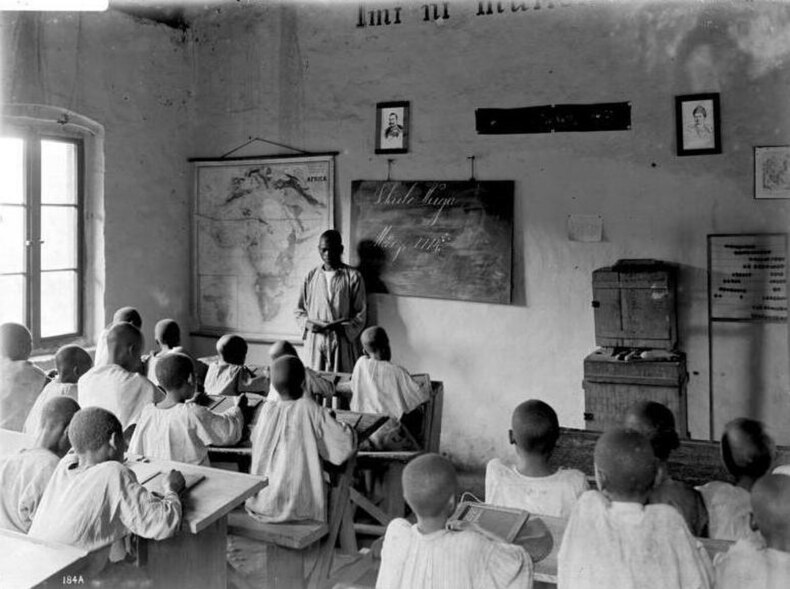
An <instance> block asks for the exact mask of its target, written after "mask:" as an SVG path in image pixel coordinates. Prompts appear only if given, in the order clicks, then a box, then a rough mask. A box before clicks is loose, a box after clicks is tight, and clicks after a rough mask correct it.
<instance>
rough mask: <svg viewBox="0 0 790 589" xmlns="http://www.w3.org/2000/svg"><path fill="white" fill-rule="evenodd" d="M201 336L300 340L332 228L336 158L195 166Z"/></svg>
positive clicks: (196, 272) (196, 274)
mask: <svg viewBox="0 0 790 589" xmlns="http://www.w3.org/2000/svg"><path fill="white" fill-rule="evenodd" d="M194 166H195V187H196V189H195V204H194V229H193V240H194V246H195V247H194V249H193V251H194V252H195V253H194V262H193V265H194V272H193V274H194V277H193V281H194V291H195V293H194V296H195V308H196V312H197V316H198V322H199V325H200V330H202V331H208V332H219V333H225V332H228V331H233V332H237V333H241V334H246V335H248V336H253V337H254V336H258V337H261V338H264V339H294V340H296V339H301V338H300V336H301V333H300V332H299V329H298V327H297V324H296V319H295V318H294V309H295V308H296V304H297V300H298V297H299V289H300V288H301V285H302V280H303V279H304V276H305V275H306V274H307V272H308V271H309V270H310V269H311V268H312V267H313V266H315V265H316V264H318V263H319V262H320V259H319V257H318V252H317V244H318V237H319V236H320V235H321V233H322V232H323V231H325V230H326V229H328V228H329V227H330V224H331V220H332V202H333V198H334V191H333V187H334V158H333V156H305V157H288V158H282V157H279V158H256V159H245V160H234V161H209V162H196V163H195V164H194Z"/></svg>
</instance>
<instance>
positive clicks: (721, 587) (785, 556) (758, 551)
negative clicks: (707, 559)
mask: <svg viewBox="0 0 790 589" xmlns="http://www.w3.org/2000/svg"><path fill="white" fill-rule="evenodd" d="M713 566H714V568H715V570H716V589H744V588H746V587H755V588H759V589H787V588H788V587H790V553H788V552H782V551H779V550H774V549H772V548H767V547H766V546H765V545H762V544H760V543H758V542H755V541H754V540H752V539H748V540H738V542H736V543H735V544H733V545H732V546H731V547H730V550H729V551H728V552H726V553H725V552H722V553H719V554H717V555H716V558H715V559H714V561H713Z"/></svg>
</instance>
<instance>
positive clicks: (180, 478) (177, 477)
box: [165, 470, 187, 495]
mask: <svg viewBox="0 0 790 589" xmlns="http://www.w3.org/2000/svg"><path fill="white" fill-rule="evenodd" d="M186 486H187V482H186V481H185V480H184V475H182V474H181V473H180V472H179V471H177V470H171V471H170V472H169V473H167V478H166V479H165V490H166V491H173V493H176V494H177V495H180V494H181V493H183V492H184V489H185V488H186Z"/></svg>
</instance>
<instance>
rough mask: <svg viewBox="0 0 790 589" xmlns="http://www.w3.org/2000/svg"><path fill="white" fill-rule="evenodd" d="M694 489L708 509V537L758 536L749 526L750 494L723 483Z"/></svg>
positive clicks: (741, 538) (743, 537)
mask: <svg viewBox="0 0 790 589" xmlns="http://www.w3.org/2000/svg"><path fill="white" fill-rule="evenodd" d="M696 489H697V491H699V492H700V494H701V495H702V499H703V501H704V502H705V508H706V509H707V510H708V537H710V538H714V539H716V540H743V539H747V538H752V539H754V538H755V536H757V537H759V535H758V534H756V533H755V532H754V531H753V530H752V527H751V513H752V503H751V496H750V494H749V491H747V490H746V489H743V488H741V487H736V486H735V485H731V484H730V483H725V482H722V481H712V482H710V483H707V484H705V485H702V486H701V487H697V488H696ZM788 586H790V584H788Z"/></svg>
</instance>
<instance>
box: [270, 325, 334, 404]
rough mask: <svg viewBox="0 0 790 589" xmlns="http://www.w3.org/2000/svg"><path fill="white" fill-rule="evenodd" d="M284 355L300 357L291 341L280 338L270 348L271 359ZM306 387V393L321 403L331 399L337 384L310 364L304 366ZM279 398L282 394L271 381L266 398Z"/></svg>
mask: <svg viewBox="0 0 790 589" xmlns="http://www.w3.org/2000/svg"><path fill="white" fill-rule="evenodd" d="M282 356H296V357H297V358H298V357H299V354H297V353H296V348H294V347H293V346H292V345H291V343H290V342H287V341H285V340H280V341H278V342H274V343H273V344H272V347H271V348H269V359H270V360H271V361H272V362H274V361H275V360H277V358H280V357H282ZM304 389H305V393H307V394H308V396H310V397H312V398H313V399H314V400H315V401H316V402H317V403H319V404H321V403H322V402H323V400H324V399H331V398H332V397H333V396H334V395H335V386H334V385H333V384H332V383H331V382H329V381H328V380H327V379H325V378H322V377H321V376H319V374H318V373H317V372H316V371H315V370H313V369H312V368H310V367H308V366H305V367H304ZM279 399H280V394H279V393H278V392H277V390H276V389H275V388H274V385H273V384H271V383H269V393H268V394H267V395H266V400H267V401H278V400H279Z"/></svg>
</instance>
